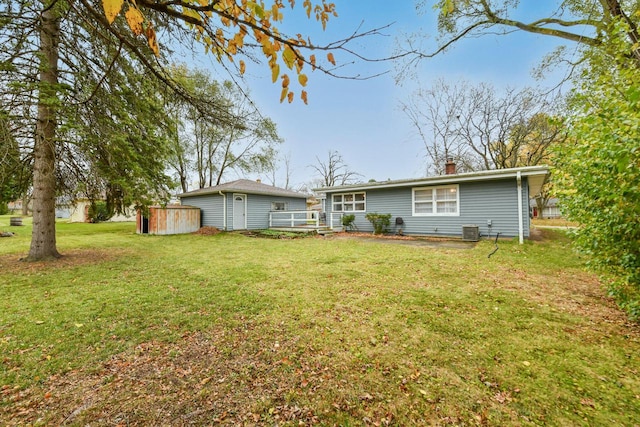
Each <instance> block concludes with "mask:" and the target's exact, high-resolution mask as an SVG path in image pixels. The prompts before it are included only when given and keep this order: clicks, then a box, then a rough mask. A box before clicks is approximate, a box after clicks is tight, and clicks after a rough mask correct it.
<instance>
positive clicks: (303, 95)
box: [300, 90, 309, 105]
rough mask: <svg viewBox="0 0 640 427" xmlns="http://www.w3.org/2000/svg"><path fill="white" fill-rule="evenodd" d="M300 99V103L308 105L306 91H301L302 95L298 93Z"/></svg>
mask: <svg viewBox="0 0 640 427" xmlns="http://www.w3.org/2000/svg"><path fill="white" fill-rule="evenodd" d="M300 98H301V99H302V102H304V104H305V105H308V104H309V102H308V99H307V91H306V90H303V91H302V93H300Z"/></svg>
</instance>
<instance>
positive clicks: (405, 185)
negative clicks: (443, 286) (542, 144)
mask: <svg viewBox="0 0 640 427" xmlns="http://www.w3.org/2000/svg"><path fill="white" fill-rule="evenodd" d="M447 166H448V167H447V169H448V173H447V174H446V175H440V176H433V177H428V178H420V179H409V180H396V181H385V182H369V183H365V184H357V185H343V186H336V187H324V188H317V189H314V191H319V192H323V193H325V194H326V202H325V212H326V215H327V221H328V222H330V223H331V225H333V226H336V225H337V224H339V223H340V217H341V216H342V215H344V214H353V215H355V217H356V219H355V225H356V227H357V229H358V230H361V231H373V227H372V225H371V223H370V222H369V221H367V219H366V218H365V215H366V214H367V213H369V212H371V213H373V212H375V213H379V214H391V215H392V218H391V230H390V231H394V232H402V233H404V234H418V235H435V236H463V237H466V236H465V233H463V231H465V232H467V231H469V230H471V231H472V232H473V231H474V229H475V231H476V233H477V234H478V235H482V236H489V235H491V236H495V235H496V233H500V236H501V237H519V239H520V241H521V242H522V241H523V239H524V238H526V237H529V231H530V228H529V227H530V223H529V199H530V198H532V197H534V196H535V195H536V194H538V193H539V192H540V189H541V187H542V185H543V184H544V182H545V180H546V179H547V176H548V174H549V170H548V168H547V167H545V166H529V167H522V168H513V169H498V170H488V171H481V172H470V173H455V167H454V168H453V169H451V168H449V166H450V165H447ZM472 234H473V233H472Z"/></svg>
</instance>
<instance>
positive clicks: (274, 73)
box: [271, 64, 282, 102]
mask: <svg viewBox="0 0 640 427" xmlns="http://www.w3.org/2000/svg"><path fill="white" fill-rule="evenodd" d="M279 75H280V65H278V64H273V65H272V66H271V81H272V82H273V83H275V82H276V81H277V80H278V76H279ZM281 102H282V101H281Z"/></svg>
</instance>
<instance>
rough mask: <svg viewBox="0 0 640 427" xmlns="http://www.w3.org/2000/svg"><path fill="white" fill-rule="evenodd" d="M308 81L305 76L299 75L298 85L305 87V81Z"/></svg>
mask: <svg viewBox="0 0 640 427" xmlns="http://www.w3.org/2000/svg"><path fill="white" fill-rule="evenodd" d="M308 80H309V78H308V77H307V76H306V74H299V75H298V83H300V85H301V86H302V87H305V86H306V85H307V81H308Z"/></svg>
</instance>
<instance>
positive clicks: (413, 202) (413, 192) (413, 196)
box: [411, 184, 460, 216]
mask: <svg viewBox="0 0 640 427" xmlns="http://www.w3.org/2000/svg"><path fill="white" fill-rule="evenodd" d="M452 187H453V188H455V189H456V212H443V213H438V212H433V213H422V212H416V190H431V191H432V195H433V196H432V203H433V208H434V209H436V207H437V203H436V202H437V200H436V198H435V194H436V191H437V190H438V189H440V188H452ZM411 215H412V216H460V185H459V184H453V185H437V186H431V187H414V188H412V189H411Z"/></svg>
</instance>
